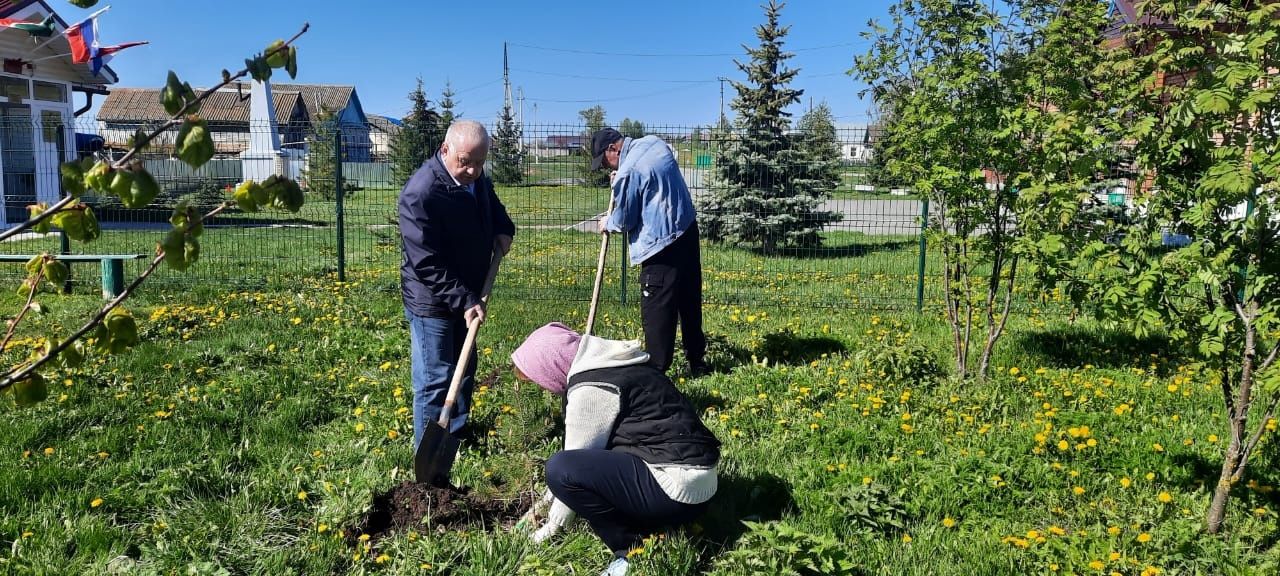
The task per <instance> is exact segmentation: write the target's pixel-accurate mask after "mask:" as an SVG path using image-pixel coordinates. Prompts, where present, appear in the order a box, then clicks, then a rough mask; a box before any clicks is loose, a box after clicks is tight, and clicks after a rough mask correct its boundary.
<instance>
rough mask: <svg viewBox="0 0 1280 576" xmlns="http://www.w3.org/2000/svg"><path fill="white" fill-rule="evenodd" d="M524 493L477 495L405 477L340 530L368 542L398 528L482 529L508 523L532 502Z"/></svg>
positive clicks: (351, 538) (351, 541) (352, 538)
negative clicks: (508, 497) (499, 497)
mask: <svg viewBox="0 0 1280 576" xmlns="http://www.w3.org/2000/svg"><path fill="white" fill-rule="evenodd" d="M532 502H533V501H532V500H531V498H530V496H529V494H527V493H521V494H520V495H518V496H517V497H515V498H513V499H511V500H494V499H489V498H485V497H480V496H477V495H475V494H473V493H472V492H471V491H469V490H466V489H464V488H454V487H448V488H436V487H434V486H429V485H427V484H419V483H417V482H412V481H409V480H406V481H404V482H401V483H400V484H398V485H396V486H394V487H392V488H391V490H389V491H387V492H386V493H384V494H379V495H375V496H374V497H373V508H372V509H370V510H369V513H368V514H366V515H365V516H364V518H362V519H360V521H359V522H358V523H356V525H355V526H352V527H349V528H347V529H345V530H344V533H345V535H346V540H347V543H348V544H350V545H352V546H354V545H356V544H357V543H359V539H360V535H361V534H368V535H369V541H370V542H376V541H377V540H379V539H381V538H382V537H384V536H387V535H389V534H390V533H392V532H395V531H399V530H418V531H429V530H436V531H445V530H457V529H461V528H464V527H473V526H476V525H479V526H480V527H481V528H482V529H486V530H487V529H489V528H492V527H495V526H501V527H510V526H512V525H514V524H515V523H516V520H518V519H519V518H520V515H521V514H523V513H524V511H525V510H527V509H528V508H529V506H530V504H532Z"/></svg>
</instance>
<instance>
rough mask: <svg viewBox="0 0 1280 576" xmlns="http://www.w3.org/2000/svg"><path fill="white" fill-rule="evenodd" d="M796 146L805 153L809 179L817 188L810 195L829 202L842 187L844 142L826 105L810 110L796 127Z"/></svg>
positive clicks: (824, 103) (811, 190) (822, 104)
mask: <svg viewBox="0 0 1280 576" xmlns="http://www.w3.org/2000/svg"><path fill="white" fill-rule="evenodd" d="M795 137H796V144H798V145H799V147H800V151H801V152H803V153H804V157H805V159H806V162H807V168H808V170H809V177H810V179H812V180H813V181H814V182H816V184H815V185H814V187H813V188H812V189H810V194H811V195H813V196H814V197H816V198H827V197H828V196H830V195H831V193H832V192H835V190H836V188H837V187H839V186H840V139H839V138H838V137H837V136H836V124H835V120H834V118H833V116H832V115H831V108H830V107H828V106H827V103H826V102H823V103H821V104H819V105H818V106H817V107H815V108H812V109H810V110H809V111H808V112H805V113H804V116H801V117H800V122H798V123H797V124H796V135H795Z"/></svg>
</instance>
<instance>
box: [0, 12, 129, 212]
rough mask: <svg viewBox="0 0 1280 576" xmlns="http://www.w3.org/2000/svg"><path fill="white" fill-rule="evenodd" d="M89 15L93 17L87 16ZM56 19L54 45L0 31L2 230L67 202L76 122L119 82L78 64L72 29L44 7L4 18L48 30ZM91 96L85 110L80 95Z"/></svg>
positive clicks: (104, 70) (107, 70)
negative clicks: (63, 172) (35, 209)
mask: <svg viewBox="0 0 1280 576" xmlns="http://www.w3.org/2000/svg"><path fill="white" fill-rule="evenodd" d="M87 14H88V13H87V12H86V13H85V15H87ZM49 15H53V24H52V27H53V34H54V35H55V36H51V37H52V38H53V40H52V41H50V42H48V43H47V44H45V45H44V46H42V47H40V48H39V49H36V47H37V46H40V44H42V43H44V42H45V41H46V40H49V38H39V37H33V36H32V35H30V34H28V33H27V32H25V31H22V30H17V29H12V28H0V58H2V59H3V68H0V192H2V193H3V198H4V209H3V210H0V227H6V226H9V225H12V224H16V223H20V222H24V221H26V219H27V217H28V212H27V206H28V205H30V204H33V203H36V202H50V203H52V202H56V201H57V200H58V198H59V197H60V196H61V195H62V190H61V178H60V176H59V172H58V166H59V165H60V164H61V163H62V162H63V161H65V160H71V159H74V158H75V156H76V138H75V129H74V126H73V119H74V118H75V115H76V114H77V113H84V112H85V111H87V110H88V109H89V106H90V104H91V103H92V97H93V95H95V94H106V93H107V90H106V87H107V86H108V85H111V84H115V83H116V82H117V80H118V78H117V77H116V73H115V72H114V71H112V70H111V68H109V67H106V66H103V67H102V69H101V71H100V75H97V76H95V75H94V74H93V71H92V69H91V67H90V64H75V63H73V62H72V61H71V56H70V52H71V45H70V43H69V42H68V41H67V39H66V37H65V36H60V35H58V34H59V33H61V32H62V31H64V30H66V29H67V27H68V26H69V25H70V24H68V23H67V22H66V21H65V20H63V19H62V18H61V17H59V16H58V15H57V14H56V13H55V12H54V11H53V9H52V8H50V7H49V5H48V4H47V3H45V2H43V1H40V0H16V1H13V0H11V1H6V2H0V18H13V19H19V20H30V21H32V22H41V21H43V20H44V19H45V18H46V17H47V16H49ZM77 92H79V93H82V94H85V97H84V98H83V100H84V101H85V104H84V105H83V106H82V107H80V108H79V109H77V107H76V106H75V104H74V103H73V96H74V94H75V93H77Z"/></svg>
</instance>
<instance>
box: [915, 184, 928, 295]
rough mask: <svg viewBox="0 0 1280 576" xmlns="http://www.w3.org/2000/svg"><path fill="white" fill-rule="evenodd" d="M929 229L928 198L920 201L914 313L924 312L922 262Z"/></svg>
mask: <svg viewBox="0 0 1280 576" xmlns="http://www.w3.org/2000/svg"><path fill="white" fill-rule="evenodd" d="M928 229H929V198H928V197H926V198H924V199H922V200H921V201H920V255H919V258H918V260H917V262H916V313H917V314H918V313H920V312H923V311H924V262H925V250H926V249H927V248H928V246H927V244H928V243H927V242H926V240H925V237H924V236H925V231H926V230H928Z"/></svg>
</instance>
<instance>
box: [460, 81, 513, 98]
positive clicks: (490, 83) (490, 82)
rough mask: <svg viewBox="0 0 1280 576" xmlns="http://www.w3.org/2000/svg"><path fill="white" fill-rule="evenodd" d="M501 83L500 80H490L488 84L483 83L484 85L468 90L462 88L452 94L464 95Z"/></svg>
mask: <svg viewBox="0 0 1280 576" xmlns="http://www.w3.org/2000/svg"><path fill="white" fill-rule="evenodd" d="M501 81H502V78H495V79H493V80H490V81H488V82H485V83H484V84H477V85H475V86H472V87H470V88H463V89H462V90H458V91H456V92H454V94H455V95H456V94H462V93H465V92H470V91H472V90H477V89H480V88H484V87H485V86H492V85H494V84H497V83H499V82H501Z"/></svg>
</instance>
